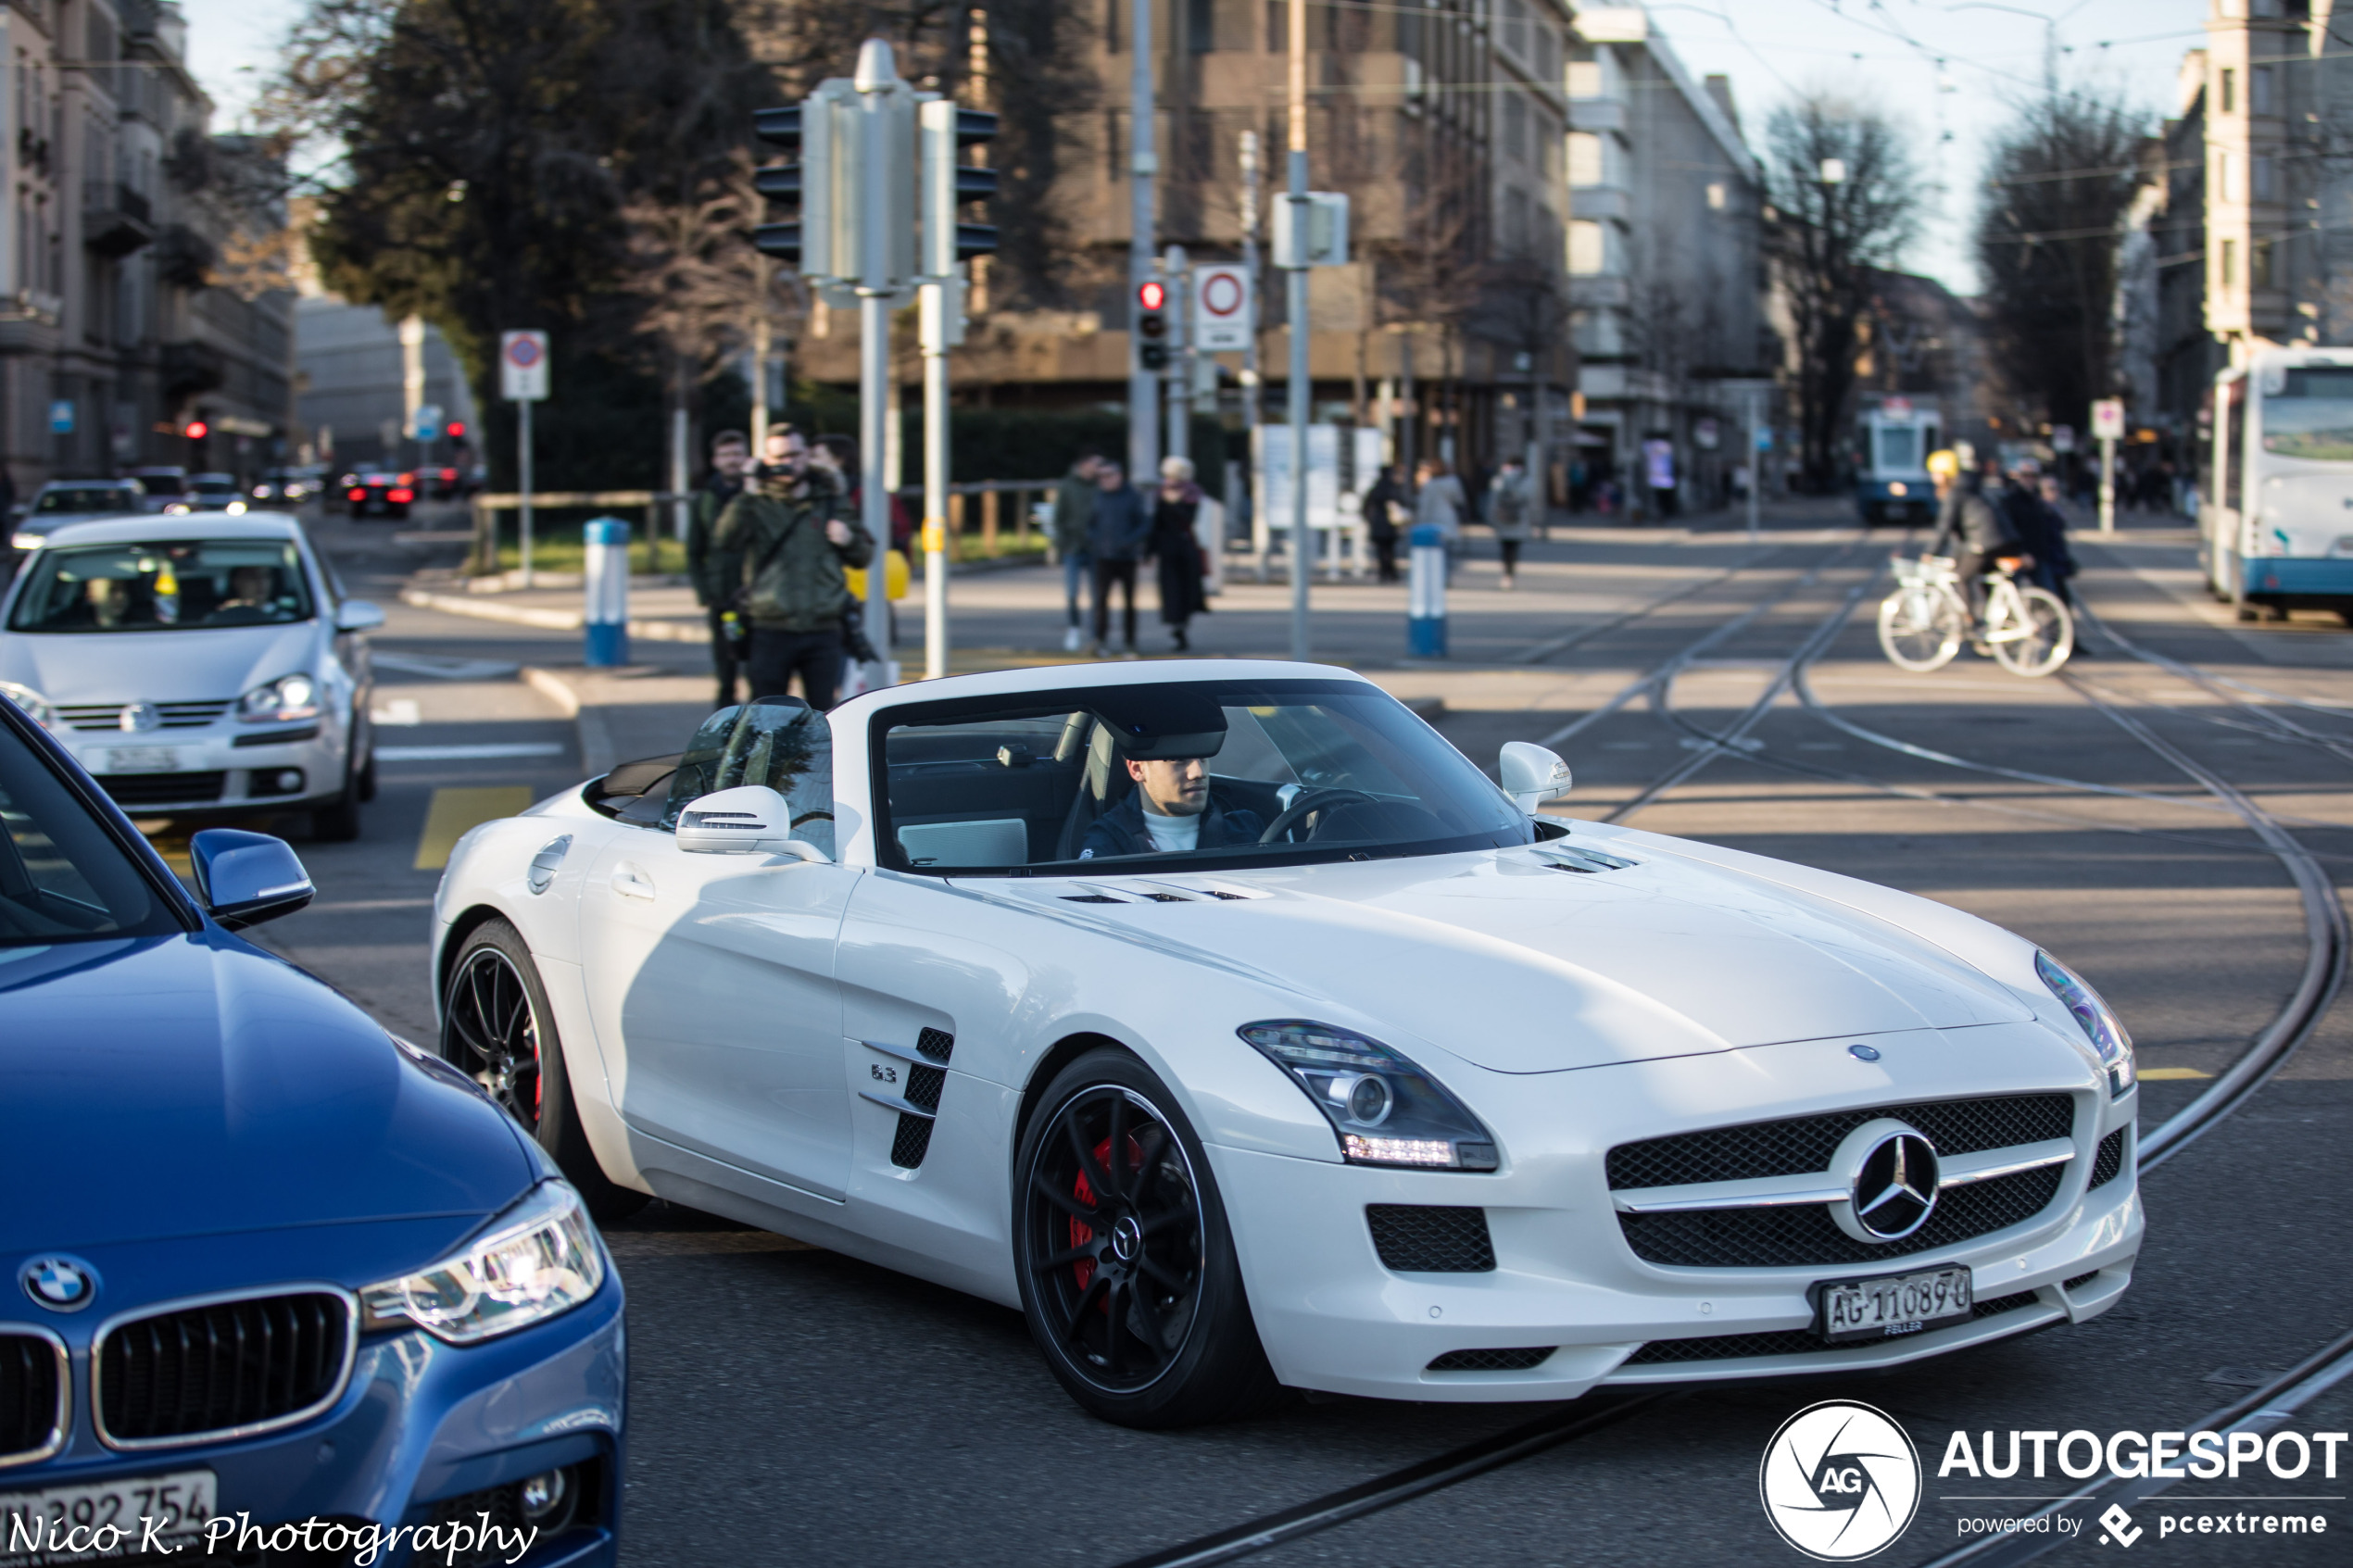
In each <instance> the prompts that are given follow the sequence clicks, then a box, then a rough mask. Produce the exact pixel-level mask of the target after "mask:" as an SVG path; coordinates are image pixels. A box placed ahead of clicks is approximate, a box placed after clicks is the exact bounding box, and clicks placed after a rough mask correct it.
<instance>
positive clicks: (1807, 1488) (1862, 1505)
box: [1756, 1399, 1920, 1562]
mask: <svg viewBox="0 0 2353 1568" xmlns="http://www.w3.org/2000/svg"><path fill="white" fill-rule="evenodd" d="M1756 1487H1757V1491H1758V1493H1759V1495H1760V1496H1762V1498H1763V1499H1764V1502H1765V1517H1766V1518H1767V1519H1768V1520H1770V1521H1771V1522H1772V1525H1773V1528H1774V1529H1775V1530H1776V1531H1778V1532H1779V1533H1780V1537H1781V1539H1783V1540H1785V1541H1787V1542H1788V1543H1789V1544H1790V1545H1791V1546H1793V1547H1795V1548H1796V1549H1798V1550H1800V1551H1802V1552H1804V1553H1805V1554H1806V1556H1808V1557H1811V1558H1814V1559H1817V1560H1818V1561H1819V1562H1855V1561H1856V1560H1857V1559H1858V1558H1865V1557H1869V1556H1870V1555H1871V1554H1872V1553H1874V1552H1877V1551H1880V1550H1881V1549H1884V1548H1885V1547H1886V1546H1888V1545H1889V1544H1890V1543H1891V1542H1893V1541H1894V1539H1895V1538H1896V1537H1898V1536H1901V1535H1902V1534H1903V1533H1904V1531H1905V1530H1906V1527H1908V1526H1909V1525H1910V1524H1911V1523H1912V1515H1913V1514H1914V1513H1915V1512H1918V1511H1919V1505H1920V1456H1919V1450H1918V1449H1915V1448H1913V1447H1912V1439H1911V1438H1910V1437H1909V1436H1906V1433H1905V1431H1904V1429H1903V1428H1902V1427H1901V1426H1898V1425H1896V1424H1895V1422H1894V1418H1893V1417H1891V1416H1889V1415H1888V1414H1887V1413H1886V1412H1885V1411H1878V1410H1874V1409H1872V1408H1871V1407H1870V1406H1869V1405H1858V1404H1855V1403H1853V1402H1852V1401H1849V1400H1845V1399H1825V1400H1824V1401H1823V1402H1822V1403H1820V1404H1818V1405H1808V1406H1806V1409H1804V1410H1802V1411H1798V1412H1797V1413H1796V1414H1795V1415H1793V1416H1791V1417H1790V1418H1789V1419H1788V1420H1787V1421H1785V1422H1783V1423H1781V1429H1780V1431H1778V1432H1776V1433H1774V1434H1773V1440H1772V1441H1771V1442H1769V1443H1768V1444H1766V1445H1765V1462H1764V1463H1763V1464H1762V1465H1760V1466H1758V1468H1757V1474H1756Z"/></svg>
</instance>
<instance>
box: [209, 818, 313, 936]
mask: <svg viewBox="0 0 2353 1568" xmlns="http://www.w3.org/2000/svg"><path fill="white" fill-rule="evenodd" d="M188 859H189V861H190V863H191V864H192V865H193V866H194V868H195V874H196V897H197V898H198V900H199V901H201V902H202V903H203V905H204V907H205V912H206V913H207V914H208V915H210V916H211V917H212V918H213V919H214V920H216V921H219V922H220V924H221V925H222V926H224V927H225V928H227V929H228V930H231V931H240V930H243V929H244V928H245V927H246V926H248V925H258V924H260V923H261V922H263V921H266V920H276V919H277V918H278V917H279V916H280V915H290V914H292V913H294V912H295V911H296V909H301V908H302V907H303V906H304V905H306V904H308V903H309V902H310V900H311V897H313V895H314V894H315V893H316V892H317V889H315V888H313V887H312V886H311V885H310V873H309V872H306V871H304V870H303V869H302V861H301V860H300V859H298V858H297V857H296V854H295V852H294V847H293V846H292V845H290V844H288V843H287V842H286V841H285V840H284V839H283V838H272V837H271V836H270V835H269V834H266V833H246V832H245V831H243V830H242V829H239V828H207V829H205V830H204V831H203V832H202V833H200V834H196V835H195V837H194V838H191V839H190V840H189V841H188Z"/></svg>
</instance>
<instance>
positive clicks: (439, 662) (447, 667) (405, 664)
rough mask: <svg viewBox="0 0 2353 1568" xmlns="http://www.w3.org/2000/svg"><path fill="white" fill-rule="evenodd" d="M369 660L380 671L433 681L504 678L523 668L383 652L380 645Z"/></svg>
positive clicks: (487, 661) (484, 660) (490, 661)
mask: <svg viewBox="0 0 2353 1568" xmlns="http://www.w3.org/2000/svg"><path fill="white" fill-rule="evenodd" d="M368 660H369V662H370V663H371V664H373V665H374V666H376V668H378V669H380V670H397V671H400V672H401V673H402V674H404V675H430V676H432V677H433V678H434V680H436V681H503V680H505V679H507V678H508V677H509V676H510V675H512V674H513V673H514V672H515V671H517V670H519V669H521V668H522V666H520V665H516V664H501V663H500V662H499V661H498V660H497V659H445V658H442V657H441V656H439V655H437V654H430V653H386V652H384V650H382V649H381V648H379V649H374V650H371V652H370V654H369V656H368Z"/></svg>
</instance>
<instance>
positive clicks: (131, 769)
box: [91, 746, 180, 773]
mask: <svg viewBox="0 0 2353 1568" xmlns="http://www.w3.org/2000/svg"><path fill="white" fill-rule="evenodd" d="M98 761H99V766H97V767H95V768H93V769H92V770H91V771H92V772H94V773H176V772H178V771H180V753H179V752H178V751H176V750H174V749H173V748H172V747H170V746H116V747H115V748H114V749H112V750H111V751H106V752H101V753H100V754H99V757H98Z"/></svg>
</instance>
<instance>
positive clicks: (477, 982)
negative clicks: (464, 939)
mask: <svg viewBox="0 0 2353 1568" xmlns="http://www.w3.org/2000/svg"><path fill="white" fill-rule="evenodd" d="M441 1037H442V1055H443V1056H444V1058H445V1059H447V1060H448V1062H449V1063H450V1065H451V1066H453V1067H455V1068H457V1069H458V1071H459V1072H460V1073H464V1074H465V1075H466V1076H467V1077H469V1078H472V1080H473V1081H474V1082H475V1083H477V1084H480V1085H482V1088H483V1092H484V1094H486V1095H488V1096H489V1097H490V1098H492V1099H494V1100H496V1101H497V1104H498V1108H499V1109H500V1110H504V1111H505V1112H506V1113H507V1114H508V1115H510V1116H511V1117H513V1118H514V1119H515V1120H516V1121H518V1122H520V1123H522V1125H523V1126H524V1128H525V1129H527V1130H528V1131H530V1132H533V1133H536V1132H538V1131H539V1107H540V1101H541V1098H542V1097H543V1094H544V1091H545V1089H546V1086H547V1085H546V1084H545V1083H544V1081H543V1079H542V1075H541V1073H540V1070H539V1014H538V1010H536V1009H535V1008H534V1007H533V1006H532V998H531V992H530V989H529V988H528V987H526V986H525V985H523V981H522V973H521V972H519V971H518V970H517V969H516V968H515V964H514V960H512V959H510V958H509V957H508V956H507V955H506V954H505V953H504V952H501V951H500V950H499V949H498V947H497V946H496V945H494V944H491V943H486V942H485V943H483V944H481V945H480V946H477V947H473V948H472V950H470V951H469V952H468V953H467V954H466V955H465V957H464V959H463V960H460V962H459V966H458V968H457V970H456V972H454V973H452V974H451V976H450V979H449V996H448V1001H447V1007H446V1009H445V1010H444V1014H443V1018H442V1025H441Z"/></svg>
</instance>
